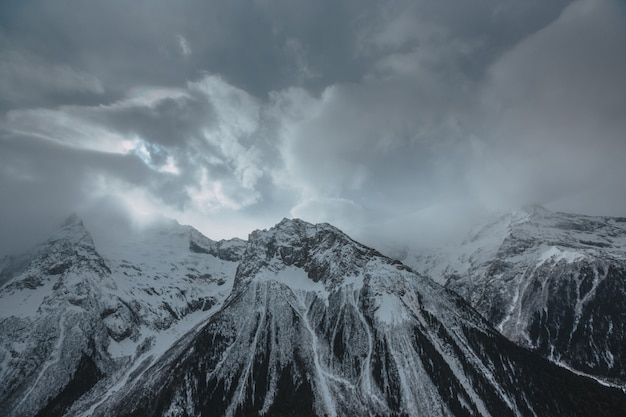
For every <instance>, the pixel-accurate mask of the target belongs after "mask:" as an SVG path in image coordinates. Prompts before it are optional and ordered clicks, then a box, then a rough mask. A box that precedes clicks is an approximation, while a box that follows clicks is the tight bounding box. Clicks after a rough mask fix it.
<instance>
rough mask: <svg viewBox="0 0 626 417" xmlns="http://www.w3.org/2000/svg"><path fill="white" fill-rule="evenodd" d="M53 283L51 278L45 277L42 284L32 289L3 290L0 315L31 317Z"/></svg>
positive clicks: (50, 290)
mask: <svg viewBox="0 0 626 417" xmlns="http://www.w3.org/2000/svg"><path fill="white" fill-rule="evenodd" d="M54 284H55V283H54V282H53V280H52V279H47V280H45V281H44V284H43V285H42V286H40V287H37V288H34V289H30V288H24V289H22V290H15V291H13V292H5V293H4V294H2V297H0V300H1V301H0V305H1V306H2V307H0V317H3V318H4V317H10V316H16V317H32V316H35V315H37V310H38V309H39V306H41V304H43V302H44V301H45V299H46V297H49V296H50V295H51V294H52V293H53V291H52V289H53V287H54Z"/></svg>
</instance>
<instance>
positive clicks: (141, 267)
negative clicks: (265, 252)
mask: <svg viewBox="0 0 626 417" xmlns="http://www.w3.org/2000/svg"><path fill="white" fill-rule="evenodd" d="M202 238H203V236H201V235H200V234H199V233H198V232H197V231H195V229H194V230H191V228H188V227H185V226H180V225H177V224H176V225H174V224H173V225H171V227H169V228H166V229H163V228H160V229H158V230H153V231H146V232H143V233H141V234H139V235H138V236H134V237H129V239H127V240H124V241H121V242H116V243H115V244H114V245H111V247H107V248H104V249H105V250H104V251H103V252H102V253H101V252H100V251H99V250H96V246H95V245H94V241H93V239H92V238H91V236H90V234H89V233H88V231H87V230H86V229H85V227H84V225H83V224H82V222H81V221H80V219H78V218H77V217H76V216H72V217H70V218H68V219H67V221H66V222H65V223H64V224H63V225H62V226H61V227H60V229H59V230H58V231H57V233H56V234H55V235H54V236H53V237H52V238H51V239H49V240H48V241H47V242H45V243H43V244H42V245H40V246H39V247H38V248H36V249H35V250H33V251H31V252H29V253H28V254H26V255H23V256H20V257H15V258H14V259H19V260H20V262H22V263H21V264H20V265H19V267H15V266H14V265H16V263H15V262H13V263H12V264H11V267H10V268H5V269H4V271H5V272H6V274H7V275H8V281H7V283H6V284H5V285H4V286H2V288H0V365H1V366H0V409H2V410H4V411H5V414H4V415H8V416H34V415H42V416H44V415H45V416H56V415H59V416H61V415H65V414H66V413H67V412H69V410H70V408H71V407H72V406H73V405H74V404H75V403H76V402H77V401H78V402H80V401H79V399H80V398H81V397H82V396H83V395H84V394H86V393H88V392H91V394H90V395H96V393H99V395H106V393H107V392H108V391H109V390H111V389H115V387H116V384H118V383H119V382H120V381H123V379H124V378H125V377H126V374H127V373H128V372H133V371H135V372H139V371H138V370H140V369H141V367H142V366H144V367H145V366H147V364H148V363H149V361H150V360H153V359H154V357H156V356H160V354H162V352H163V351H165V350H166V349H167V348H168V347H169V346H170V345H171V344H172V343H173V342H174V341H176V340H177V339H178V338H179V337H180V336H182V335H183V334H185V333H186V332H187V331H188V330H189V329H191V328H193V327H194V326H196V325H197V324H198V323H200V322H201V321H202V320H204V319H206V317H208V316H209V315H210V314H212V312H214V311H215V310H217V308H219V306H220V305H221V303H222V302H223V300H224V299H225V298H226V296H227V295H228V294H229V293H230V289H231V287H232V282H233V278H234V271H235V268H236V265H237V262H233V261H230V260H224V259H220V258H218V257H215V256H213V255H209V254H204V253H200V254H199V253H194V252H192V251H191V250H190V246H191V242H192V241H193V239H195V240H201V239H202ZM202 240H203V241H204V242H205V243H206V244H212V243H214V242H211V241H209V240H208V239H206V238H204V239H202ZM213 246H215V247H219V244H218V243H214V245H213ZM231 246H232V247H234V249H232V251H234V252H233V253H235V255H232V254H231V255H232V256H236V253H237V251H239V253H241V251H242V250H240V249H237V247H240V248H243V243H242V244H238V242H234V243H232V244H231ZM146 361H148V362H147V363H146ZM118 389H119V387H118Z"/></svg>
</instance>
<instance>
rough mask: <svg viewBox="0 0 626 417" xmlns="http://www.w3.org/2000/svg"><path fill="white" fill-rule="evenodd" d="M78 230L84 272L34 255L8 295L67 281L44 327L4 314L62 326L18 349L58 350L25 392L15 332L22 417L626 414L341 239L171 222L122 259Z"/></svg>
mask: <svg viewBox="0 0 626 417" xmlns="http://www.w3.org/2000/svg"><path fill="white" fill-rule="evenodd" d="M72 228H73V229H75V230H74V231H73V232H72V233H71V235H72V236H75V235H77V234H80V235H81V236H83V238H80V239H70V240H69V241H68V243H67V248H73V249H71V250H70V249H68V253H79V252H80V251H78V249H77V248H83V249H80V250H84V253H85V255H84V257H83V258H77V259H80V261H76V259H74V258H71V257H70V258H71V259H73V261H72V262H71V263H70V266H69V267H68V268H67V269H64V271H61V272H59V273H58V274H56V275H55V274H52V273H51V272H50V268H53V269H54V268H56V265H57V264H58V263H59V262H60V263H61V264H62V263H63V262H62V259H61V258H63V259H65V258H68V257H67V256H65V255H63V256H61V257H60V258H59V259H55V260H54V262H51V263H50V265H48V263H46V262H44V261H43V260H42V259H44V258H41V257H35V258H33V260H32V262H31V265H32V268H30V269H29V268H27V271H30V272H22V273H20V275H19V276H17V277H15V278H13V279H12V280H10V281H9V282H8V283H7V284H6V285H5V286H4V287H3V288H2V292H1V293H0V297H2V301H11V300H12V302H15V303H16V305H22V304H19V301H20V300H24V297H26V296H29V295H31V296H32V294H31V293H24V291H32V290H30V289H29V287H28V285H26V284H24V285H22V284H19V283H21V282H25V280H26V282H27V283H28V282H30V281H32V280H36V279H39V280H40V281H41V282H42V283H43V284H41V285H40V284H33V286H34V287H35V288H36V289H39V290H45V289H46V288H47V287H46V285H48V284H47V282H48V281H50V282H54V283H61V284H59V285H58V286H57V285H56V284H50V285H51V288H50V289H47V290H46V291H47V292H46V293H45V294H47V295H44V296H43V298H42V300H43V301H42V302H41V306H40V308H39V309H36V311H30V310H28V311H26V310H24V311H21V313H20V314H21V315H22V316H21V317H19V318H17V317H15V316H14V315H12V314H11V313H10V312H8V311H4V312H3V316H6V318H4V319H3V321H2V325H3V326H6V325H5V323H12V324H11V326H17V324H16V323H22V325H23V327H25V326H29V325H33V324H35V325H38V326H43V324H38V323H44V320H51V322H55V323H57V322H58V326H57V327H58V328H59V331H58V332H57V334H54V333H53V334H52V335H49V336H44V335H43V334H41V332H33V331H31V332H28V331H26V332H24V335H23V336H22V338H21V339H20V341H19V343H22V344H26V345H28V346H30V344H37V343H44V341H46V342H45V343H47V345H46V344H44V345H45V346H48V347H47V348H46V351H45V352H43V353H41V354H39V355H38V356H36V358H37V359H36V361H38V364H39V365H37V366H38V368H37V367H36V369H33V370H29V371H27V372H26V375H30V376H27V377H24V378H22V379H20V378H19V377H18V376H17V375H19V373H20V372H24V369H26V368H23V367H21V366H23V365H20V364H22V363H24V361H25V360H26V359H27V356H25V355H26V353H20V352H19V351H18V348H19V347H20V346H21V345H20V346H18V344H17V342H14V341H13V339H12V338H13V337H16V336H15V335H16V334H17V333H15V332H17V330H15V331H14V333H11V334H8V333H7V329H6V327H2V328H0V330H2V333H1V334H2V337H3V339H2V341H3V344H2V346H3V349H4V350H3V351H2V355H3V356H2V357H0V360H2V364H3V369H2V372H3V374H4V375H10V376H11V378H13V379H12V380H11V381H13V382H12V384H13V385H9V384H8V383H7V384H5V385H3V391H2V394H1V396H0V405H1V406H2V409H4V410H9V415H11V416H34V415H59V416H61V415H66V416H87V415H94V416H256V415H268V416H320V417H321V416H324V415H328V416H344V415H359V416H362V415H365V416H367V415H371V416H424V415H427V416H475V415H483V416H489V415H491V416H527V415H528V416H532V415H537V416H555V415H568V416H614V415H624V413H626V395H625V394H624V393H623V392H622V391H620V390H618V389H614V388H608V387H604V386H602V385H599V384H597V383H596V382H595V381H593V380H591V379H588V378H584V377H580V376H577V375H575V374H572V373H571V372H569V371H567V370H565V369H563V368H560V367H558V366H556V365H554V364H552V363H550V362H548V361H547V360H545V359H542V358H541V357H539V356H538V355H536V354H533V353H531V352H529V351H528V350H526V349H523V348H521V347H518V346H516V345H515V344H513V343H512V342H510V341H509V340H507V339H506V338H504V337H503V336H502V335H500V333H499V332H498V331H497V330H496V329H494V328H493V327H492V326H491V325H490V324H489V323H488V322H487V321H486V320H484V319H483V318H482V317H481V316H480V315H478V313H476V312H475V310H473V309H472V308H471V307H470V306H469V305H468V304H467V303H466V302H465V301H464V300H463V299H462V298H460V297H459V296H457V295H455V294H454V293H452V292H450V291H448V290H446V289H445V288H443V287H441V286H440V285H438V284H436V283H434V282H433V281H431V280H430V279H428V278H426V277H424V276H422V275H419V274H417V273H415V272H414V271H412V270H411V269H410V268H408V267H406V266H404V265H403V264H401V263H399V262H397V261H393V260H391V259H389V258H386V257H384V256H382V255H380V254H379V253H378V252H376V251H375V250H373V249H370V248H367V247H365V246H362V245H360V244H358V243H356V242H354V241H353V240H351V239H350V238H349V237H348V236H346V235H345V234H343V233H342V232H340V231H339V230H337V229H335V228H333V227H332V226H329V225H325V224H322V225H311V224H308V223H305V222H302V221H299V220H283V221H282V222H281V223H279V224H278V225H276V226H275V227H274V228H272V229H270V230H267V231H256V232H253V233H252V234H251V235H250V238H249V241H248V242H243V241H229V242H213V241H210V240H209V239H207V238H205V237H203V236H201V235H199V233H197V232H196V231H195V230H193V229H190V228H186V227H184V226H179V225H175V224H173V225H171V226H170V227H168V228H164V229H161V230H159V231H157V232H155V233H153V234H149V235H146V236H142V238H141V239H138V240H137V241H133V242H127V244H126V246H125V247H124V249H123V250H121V252H123V253H124V256H123V257H122V256H121V255H120V252H119V251H120V247H118V246H115V247H113V248H105V250H103V251H102V253H103V255H100V254H99V252H96V251H95V247H94V245H93V242H91V239H90V238H89V239H87V237H88V234H86V233H87V232H86V231H85V230H84V228H83V227H82V225H78V224H74V226H72ZM85 234H86V235H85ZM86 236H87V237H86ZM48 246H49V245H44V252H45V253H53V252H54V251H50V250H47V249H46V248H47V247H48ZM116 248H117V249H116ZM87 249H89V250H87ZM55 253H56V252H55ZM80 253H82V252H80ZM155 254H156V255H155ZM55 256H56V255H55ZM70 258H68V259H70ZM57 260H58V261H59V262H57ZM235 267H236V270H235ZM38 271H39V272H38ZM55 271H56V270H55ZM168 271H169V272H168ZM53 272H54V271H53ZM139 272H141V273H139ZM124 273H125V274H124ZM25 274H26V275H25ZM90 274H91V275H90ZM31 277H32V279H31ZM37 277H39V278H37ZM26 278H28V279H26ZM79 278H80V279H79ZM71 279H75V281H71ZM81 279H82V281H81ZM29 280H30V281H29ZM220 280H223V282H222V281H220ZM70 281H71V282H77V283H78V282H84V283H85V284H84V285H85V286H86V288H87V290H86V294H87V295H85V296H84V297H83V298H81V300H88V301H83V302H81V303H75V302H72V300H74V297H75V296H74V295H73V294H74V293H75V291H73V290H72V291H69V292H68V293H67V294H68V295H65V296H64V295H62V294H65V293H58V292H57V291H58V289H59V288H62V287H63V285H67V284H65V283H67V282H70ZM220 282H222V283H221V284H220ZM22 287H23V288H22ZM55 287H56V289H55ZM225 287H227V289H228V291H227V292H225V291H224V288H225ZM231 288H232V290H231ZM198 289H201V290H200V291H199V290H198ZM20 297H21V298H20ZM112 297H113V298H112ZM130 297H132V299H131V298H130ZM196 299H198V300H204V301H206V300H207V299H211V300H212V301H211V302H210V303H209V304H208V305H207V304H206V302H202V303H200V302H196V301H194V300H196ZM16 300H17V301H16ZM111 300H115V303H113V301H111ZM133 300H134V301H136V303H133ZM118 301H119V303H118ZM118 304H119V305H120V307H115V306H118ZM123 306H126V308H124V307H123ZM105 307H106V308H105ZM113 307H115V308H113ZM126 309H128V310H129V313H128V314H125V313H124V312H125V311H126ZM71 314H73V316H70V315H71ZM49 317H52V319H49ZM78 317H80V320H79V321H76V319H75V318H78ZM77 322H78V323H84V326H83V327H79V328H78V329H77V326H76V324H75V323H77ZM87 323H89V324H90V326H91V327H89V328H87V327H85V326H86V324H87ZM79 330H80V331H79ZM70 334H71V335H72V337H71V338H68V335H70ZM81 335H82V337H81ZM68 340H71V341H72V343H71V344H69V342H68ZM7 346H10V348H11V349H12V350H9V349H8V348H7ZM22 352H27V353H28V354H31V353H30V352H31V351H29V350H26V349H24V348H23V349H22ZM67 352H69V353H67ZM28 369H30V368H28ZM60 369H66V370H67V376H63V375H65V374H60V375H61V376H62V377H61V378H57V379H56V380H55V379H54V378H53V377H52V376H53V375H55V374H54V372H58V370H60ZM28 372H30V373H28ZM44 380H45V381H47V382H46V384H42V381H44ZM13 386H17V387H18V388H17V389H14V388H11V387H13ZM35 399H36V400H37V401H34V400H35ZM27 405H28V406H27Z"/></svg>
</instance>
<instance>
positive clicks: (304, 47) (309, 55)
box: [0, 0, 626, 252]
mask: <svg viewBox="0 0 626 417" xmlns="http://www.w3.org/2000/svg"><path fill="white" fill-rule="evenodd" d="M624 9H625V6H624V5H623V4H621V3H620V2H618V1H610V0H579V1H576V2H569V1H556V0H555V1H551V2H543V1H520V0H507V1H495V0H493V1H492V0H486V1H482V2H480V3H472V4H470V3H467V2H462V1H459V0H444V1H440V2H431V1H390V2H383V3H381V2H374V1H372V2H369V1H366V2H363V1H349V0H346V1H340V2H336V1H332V2H331V1H321V2H310V1H305V0H302V1H292V0H289V1H287V0H257V1H243V0H241V1H240V0H236V1H233V2H221V1H189V2H184V3H172V2H168V1H164V0H152V1H145V2H133V3H132V4H127V3H122V2H119V1H108V2H96V3H93V4H92V3H90V4H89V6H87V5H85V4H83V3H81V2H76V1H72V0H68V1H63V2H48V1H41V2H28V4H26V2H6V3H4V4H3V5H2V6H0V16H2V17H0V58H2V59H0V110H1V111H2V112H3V115H2V116H1V119H0V134H1V136H0V160H1V161H2V166H1V167H0V185H1V186H2V193H3V195H6V196H9V197H8V198H6V199H5V201H6V203H4V204H3V205H2V208H1V210H0V218H1V219H2V220H0V222H1V223H0V226H1V227H2V229H3V230H6V231H8V233H4V235H5V236H8V235H12V234H14V233H18V231H19V227H20V225H22V226H23V225H25V224H30V225H43V224H44V223H45V221H44V220H46V219H48V220H49V219H51V218H55V217H60V216H63V215H64V213H65V212H68V211H72V210H86V209H85V208H86V207H89V208H90V210H92V209H93V207H99V206H102V205H103V204H104V203H103V202H104V201H108V202H109V203H106V204H105V205H106V206H107V207H109V206H110V204H114V205H117V206H121V207H123V209H124V210H128V211H130V212H131V213H133V215H134V216H135V217H137V216H140V217H141V216H148V215H149V214H150V213H153V212H161V213H164V214H166V215H171V216H175V217H178V218H179V219H180V220H181V221H186V222H190V223H193V224H195V225H197V226H199V227H200V228H203V230H204V231H205V232H206V233H207V234H209V235H210V236H212V237H227V236H229V235H234V234H238V235H244V236H243V237H245V232H246V231H249V230H246V228H251V227H266V226H269V225H270V224H271V223H273V222H275V221H277V220H279V219H280V218H281V217H283V216H288V215H294V216H301V217H304V218H305V219H308V220H313V221H330V222H333V223H335V224H337V225H338V226H340V227H344V228H346V229H348V231H349V232H351V233H354V234H356V235H357V236H359V237H363V238H366V239H371V240H372V241H375V240H377V239H379V240H380V239H382V240H391V239H396V240H406V241H413V243H416V242H417V243H424V242H425V241H432V240H436V239H437V238H438V237H441V236H448V235H449V234H453V233H454V231H456V230H459V229H462V228H463V227H464V225H465V224H466V220H465V219H466V218H467V217H470V216H471V215H473V213H476V212H478V211H479V210H481V209H484V208H513V207H516V206H519V205H523V204H528V203H542V204H548V205H552V206H553V207H554V208H559V209H566V210H567V209H569V210H573V211H584V212H590V213H594V214H599V213H605V214H623V213H624V212H625V211H626V189H625V185H624V184H623V181H621V178H624V174H626V168H624V166H625V164H623V163H621V161H623V160H624V157H626V144H625V140H624V137H625V136H624V134H625V132H626V121H625V120H626V119H625V118H624V117H623V115H624V114H626V102H625V101H626V90H625V89H626V82H625V81H626V80H625V79H624V77H625V76H624V74H626V51H625V50H624V48H623V45H624V44H626V29H625V28H626V24H625V23H626V11H625V10H624ZM110 202H113V203H110ZM97 211H98V210H95V212H97ZM16 219H17V220H16ZM33 219H36V221H33ZM33 229H36V227H34V226H33ZM25 234H26V235H30V234H32V233H25ZM24 240H27V238H26V237H25V238H24ZM12 245H15V242H14V241H11V240H10V239H4V242H3V243H2V245H0V252H2V251H3V250H8V249H10V248H11V246H12Z"/></svg>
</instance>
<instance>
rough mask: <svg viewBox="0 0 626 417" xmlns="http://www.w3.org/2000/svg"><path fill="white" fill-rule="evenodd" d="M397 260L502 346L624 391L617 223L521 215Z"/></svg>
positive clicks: (621, 228) (625, 273)
mask: <svg viewBox="0 0 626 417" xmlns="http://www.w3.org/2000/svg"><path fill="white" fill-rule="evenodd" d="M405 262H406V263H407V264H409V265H411V266H412V267H413V268H414V269H416V270H417V271H420V272H422V273H424V274H427V275H429V276H431V277H432V278H433V279H435V280H436V281H438V282H440V283H441V284H444V285H445V286H446V287H448V288H450V289H452V290H454V291H456V292H457V293H459V294H461V295H462V296H463V297H464V298H465V299H466V300H468V301H469V302H470V303H471V304H472V305H473V306H474V307H475V308H476V309H477V310H478V311H479V312H480V313H482V314H483V315H484V316H485V317H486V318H487V319H488V320H489V321H491V322H492V323H493V324H494V325H495V326H496V327H497V328H498V329H499V330H500V331H501V332H502V333H503V334H504V335H505V336H507V337H508V338H509V339H511V340H513V341H515V342H517V343H518V344H521V345H523V346H527V347H529V348H532V349H534V350H536V351H538V352H539V353H541V354H542V355H543V356H545V357H548V358H550V359H551V360H553V361H555V362H557V363H560V364H562V365H565V366H568V367H571V368H574V369H576V370H578V371H581V372H584V373H586V374H591V375H595V376H598V377H602V378H603V379H605V380H609V381H613V382H616V383H619V384H622V385H626V218H611V217H590V216H581V215H573V214H565V213H555V212H550V211H548V210H546V209H544V208H542V207H537V206H533V207H529V208H526V209H524V210H521V211H518V212H515V213H509V214H506V215H503V216H501V217H498V218H497V219H494V220H493V221H491V222H489V223H488V224H486V225H483V226H481V227H478V228H476V230H474V231H473V232H472V233H471V234H470V235H469V236H468V237H467V238H466V239H465V241H464V242H463V243H462V244H461V245H459V246H453V245H452V246H448V247H445V248H440V249H436V250H433V251H431V252H421V253H419V254H417V255H416V256H414V257H408V258H407V259H405Z"/></svg>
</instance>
